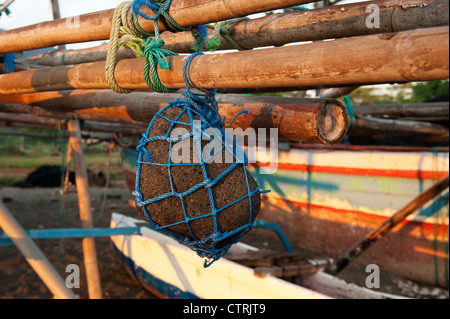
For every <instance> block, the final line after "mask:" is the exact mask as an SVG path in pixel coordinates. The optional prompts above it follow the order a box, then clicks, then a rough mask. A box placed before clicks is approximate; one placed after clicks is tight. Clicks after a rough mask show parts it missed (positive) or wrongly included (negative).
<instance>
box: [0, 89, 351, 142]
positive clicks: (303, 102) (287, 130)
mask: <svg viewBox="0 0 450 319" xmlns="http://www.w3.org/2000/svg"><path fill="white" fill-rule="evenodd" d="M181 97H182V95H181V94H159V93H148V92H132V93H130V94H119V93H116V92H113V91H111V90H75V91H58V92H43V93H34V94H19V95H0V101H4V102H7V103H18V104H31V105H35V106H39V107H41V108H44V109H46V110H51V111H58V112H60V111H64V112H76V113H83V114H97V115H102V116H109V117H117V118H121V119H126V120H136V121H144V122H146V123H149V122H150V121H151V119H152V118H153V116H154V115H155V113H156V112H158V111H159V110H160V109H161V108H163V107H164V106H166V105H167V104H168V103H169V101H171V100H174V99H177V98H181ZM217 101H218V103H219V112H220V114H221V115H222V116H225V117H226V123H225V124H226V127H228V126H229V125H230V122H231V121H232V120H233V119H234V117H235V116H236V115H237V114H239V113H240V112H241V111H243V110H249V114H242V115H240V116H239V117H238V118H237V119H236V121H234V123H233V126H232V127H233V128H237V127H240V128H242V129H243V130H246V129H247V128H250V127H252V128H254V129H255V130H257V129H258V128H266V129H270V128H277V129H278V131H279V134H280V135H281V136H282V137H284V138H286V139H290V140H295V141H302V142H309V143H318V144H335V143H338V142H339V141H340V140H341V139H342V138H343V137H344V135H345V133H346V132H347V128H348V117H347V112H346V109H345V107H344V106H343V105H342V104H341V103H340V102H339V101H337V100H331V99H300V98H277V97H268V96H244V95H235V94H218V95H217Z"/></svg>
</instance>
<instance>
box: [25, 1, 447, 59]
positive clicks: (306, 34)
mask: <svg viewBox="0 0 450 319" xmlns="http://www.w3.org/2000/svg"><path fill="white" fill-rule="evenodd" d="M415 4H423V1H422V0H401V1H400V0H381V1H370V2H363V3H351V4H343V5H339V6H333V7H326V8H320V9H315V10H308V11H297V12H291V13H287V14H286V13H277V14H272V15H268V16H266V17H262V18H257V19H252V20H245V21H241V22H235V23H231V24H230V31H229V32H228V35H229V36H231V37H232V38H233V39H234V40H235V41H236V42H237V43H239V44H240V46H242V47H244V48H246V49H253V48H257V47H265V46H281V45H284V44H287V43H292V42H302V41H317V40H323V39H336V38H343V37H354V36H361V35H367V34H376V33H387V32H398V31H406V30H411V29H419V28H428V27H436V26H445V25H448V24H449V16H448V14H447V12H448V7H449V3H448V1H447V0H430V1H427V6H422V7H419V6H418V7H414V5H415ZM369 5H377V6H378V7H379V8H380V27H379V28H368V27H367V25H366V19H367V17H368V13H367V12H366V8H367V6H369ZM405 6H409V7H410V8H409V9H407V10H405V9H404V7H405ZM213 33H214V30H212V29H208V38H211V37H212V36H213ZM161 38H162V39H163V40H164V42H165V43H166V45H165V46H164V48H165V49H168V50H171V51H174V52H178V53H191V52H193V50H192V48H191V47H192V43H193V41H194V39H193V37H192V34H191V33H190V32H179V33H171V32H164V33H163V34H162V35H161ZM220 39H221V45H220V47H219V50H229V49H234V47H233V46H232V45H231V44H230V43H229V42H228V41H226V40H225V39H223V38H222V37H220ZM205 49H206V48H205ZM107 51H108V44H102V45H100V46H98V47H95V48H89V49H82V50H70V51H66V52H58V51H55V52H51V53H45V54H40V55H38V56H34V57H30V58H27V59H25V60H19V62H25V63H31V64H41V65H47V66H59V65H69V64H80V63H87V62H97V61H105V60H106V56H107ZM134 57H135V54H134V52H133V51H131V50H130V49H125V48H121V49H119V50H118V52H117V60H122V59H131V58H134Z"/></svg>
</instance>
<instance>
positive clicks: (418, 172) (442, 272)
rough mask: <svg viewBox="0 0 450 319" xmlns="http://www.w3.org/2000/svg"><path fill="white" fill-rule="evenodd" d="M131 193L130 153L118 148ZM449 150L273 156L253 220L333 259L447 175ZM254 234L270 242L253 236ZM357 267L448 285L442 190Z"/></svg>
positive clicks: (326, 150)
mask: <svg viewBox="0 0 450 319" xmlns="http://www.w3.org/2000/svg"><path fill="white" fill-rule="evenodd" d="M123 158H124V160H123V164H124V172H125V178H126V180H127V184H128V185H129V187H130V190H133V189H134V183H135V159H136V153H135V152H134V151H133V150H129V149H128V150H124V157H123ZM448 158H449V157H448V150H446V151H444V152H436V151H434V152H433V151H432V150H426V149H425V150H423V149H411V150H408V151H405V150H397V149H395V148H392V149H386V150H374V149H370V148H367V149H358V151H354V150H352V149H351V148H350V147H349V148H348V149H346V148H345V147H344V148H342V147H341V148H340V149H339V150H336V149H332V148H324V147H323V148H321V147H319V148H317V149H304V148H300V149H291V150H289V151H285V152H280V154H279V162H278V170H277V172H276V173H275V174H272V175H263V174H261V170H260V169H261V166H264V165H261V164H260V165H259V167H253V169H252V173H253V175H254V176H255V177H257V178H259V180H260V181H264V183H265V185H266V187H267V188H268V189H270V190H271V192H270V193H268V194H266V195H264V196H263V200H262V209H261V212H260V215H259V216H258V218H261V219H265V220H267V221H269V222H276V223H278V224H279V225H280V226H281V228H282V229H283V230H284V232H285V233H286V235H287V237H288V238H289V240H290V242H291V244H292V246H294V247H300V248H306V249H309V250H313V251H317V252H320V253H323V254H326V255H329V256H331V257H335V258H336V257H339V256H340V255H342V254H343V253H344V252H345V251H347V250H348V249H349V248H351V247H352V246H353V245H354V244H355V243H356V242H358V241H359V240H360V239H361V238H363V237H364V236H365V235H366V234H367V233H368V232H369V231H371V230H372V229H374V228H375V227H376V226H378V225H379V224H380V223H381V222H382V221H384V220H385V219H386V218H388V217H389V216H391V215H392V214H394V213H395V212H396V211H397V210H398V209H400V208H401V207H403V206H404V205H405V204H406V203H408V202H409V201H410V200H412V199H413V198H414V197H415V196H417V195H418V194H420V193H421V192H422V191H423V190H424V189H426V188H427V187H429V186H431V185H432V184H433V182H434V181H435V180H436V179H437V178H439V177H442V176H443V175H444V174H447V173H448V164H449V160H448ZM252 232H254V233H256V234H258V235H261V236H268V237H271V236H273V238H272V239H274V240H276V238H275V236H274V235H273V234H271V233H270V232H267V231H263V230H257V229H255V230H252ZM356 262H358V263H360V264H362V265H368V264H377V265H378V266H379V267H380V268H381V269H383V270H386V271H388V272H392V273H394V274H398V275H401V276H404V277H407V278H410V279H412V280H416V281H420V282H423V283H428V284H437V285H440V286H443V287H446V286H448V192H447V193H446V194H444V196H441V197H440V198H438V199H436V200H434V201H433V202H432V203H430V204H428V205H427V206H425V207H424V208H423V209H421V210H420V211H419V212H417V213H415V214H413V215H412V216H410V218H408V219H407V220H405V221H404V222H402V223H401V224H400V225H398V226H397V227H395V228H394V229H393V231H391V232H390V233H389V234H388V235H386V236H385V237H384V238H382V239H381V240H380V242H378V243H377V244H376V245H374V246H373V247H371V248H370V249H369V250H368V251H367V252H366V253H365V254H364V255H363V256H361V257H360V258H358V259H357V260H356Z"/></svg>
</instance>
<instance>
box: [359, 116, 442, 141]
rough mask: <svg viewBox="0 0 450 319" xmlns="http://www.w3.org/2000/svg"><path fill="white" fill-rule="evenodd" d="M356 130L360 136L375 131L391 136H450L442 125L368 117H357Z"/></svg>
mask: <svg viewBox="0 0 450 319" xmlns="http://www.w3.org/2000/svg"><path fill="white" fill-rule="evenodd" d="M354 128H355V129H358V130H359V133H358V134H363V135H366V134H367V135H371V134H373V132H374V131H378V132H382V133H385V134H387V135H389V133H410V134H432V135H441V136H445V135H447V136H448V133H449V130H448V127H446V126H444V125H441V124H435V123H428V122H422V121H405V120H393V119H381V118H375V117H368V116H357V117H356V123H355V126H354ZM361 130H362V132H361ZM353 134H354V133H353Z"/></svg>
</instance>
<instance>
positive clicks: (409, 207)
mask: <svg viewBox="0 0 450 319" xmlns="http://www.w3.org/2000/svg"><path fill="white" fill-rule="evenodd" d="M448 187H449V175H448V174H447V175H446V176H444V177H443V178H441V179H440V180H439V181H438V182H436V183H435V184H434V185H432V186H431V187H429V188H428V189H426V190H425V191H424V192H423V193H421V194H420V195H419V196H417V197H416V198H414V199H413V200H412V201H411V202H409V203H408V204H406V205H405V206H404V207H403V208H402V209H400V210H399V211H398V212H396V213H395V214H394V215H393V216H392V217H390V218H389V219H387V220H386V221H384V222H383V223H382V224H381V225H380V226H378V227H377V228H375V229H374V230H373V231H371V232H370V233H369V234H368V235H367V236H366V237H364V239H362V240H361V241H360V242H358V243H357V244H356V245H355V246H353V247H352V248H351V249H350V250H349V251H347V252H346V253H345V254H344V255H342V257H340V258H339V259H338V260H336V269H335V270H334V271H333V272H332V273H333V274H338V273H340V272H341V271H342V270H344V269H345V268H346V267H347V266H348V265H349V264H350V263H351V262H352V261H353V260H355V259H356V258H358V257H359V256H360V255H361V254H362V253H363V252H365V251H366V250H367V249H368V248H369V247H371V246H372V245H373V244H375V243H376V242H377V241H378V240H379V239H380V238H381V237H383V236H384V235H386V234H387V233H388V232H389V231H390V230H391V229H392V228H394V227H395V226H397V225H398V224H399V223H400V222H401V221H403V220H404V219H405V218H406V217H408V216H409V215H411V214H412V213H414V212H415V211H416V210H418V209H419V208H421V207H422V206H423V205H425V204H426V203H427V202H429V201H430V200H431V199H433V198H434V197H436V196H437V195H439V194H440V193H441V192H442V191H444V190H445V189H447V188H448Z"/></svg>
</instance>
